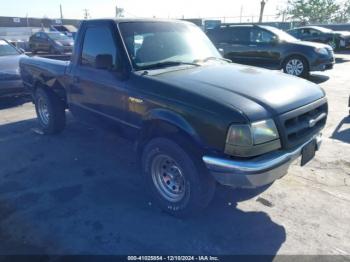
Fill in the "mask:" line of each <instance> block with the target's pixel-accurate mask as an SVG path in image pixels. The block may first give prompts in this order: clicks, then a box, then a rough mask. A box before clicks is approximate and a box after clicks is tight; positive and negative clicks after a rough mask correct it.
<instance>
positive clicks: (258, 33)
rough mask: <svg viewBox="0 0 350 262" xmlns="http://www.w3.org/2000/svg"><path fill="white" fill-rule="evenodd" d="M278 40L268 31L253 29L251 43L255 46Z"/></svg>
mask: <svg viewBox="0 0 350 262" xmlns="http://www.w3.org/2000/svg"><path fill="white" fill-rule="evenodd" d="M275 39H276V36H275V35H274V34H272V33H270V32H268V31H265V30H262V29H257V28H252V30H251V31H250V42H251V43H254V44H258V43H266V44H268V43H271V42H273V41H274V40H275Z"/></svg>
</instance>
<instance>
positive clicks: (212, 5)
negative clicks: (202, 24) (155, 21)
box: [0, 0, 287, 19]
mask: <svg viewBox="0 0 350 262" xmlns="http://www.w3.org/2000/svg"><path fill="white" fill-rule="evenodd" d="M286 2H287V0H268V2H267V5H266V12H265V14H269V15H270V14H272V15H274V14H276V10H277V8H278V7H281V6H284V5H285V4H286ZM60 4H62V7H63V15H64V17H65V18H78V19H81V18H82V17H83V9H85V8H86V9H88V10H89V12H90V15H91V17H92V18H101V17H113V16H114V14H115V6H116V5H117V4H118V6H119V7H122V8H124V9H125V11H126V15H127V16H130V17H133V16H135V17H153V16H156V17H160V18H167V17H170V18H180V17H182V15H184V16H185V18H189V17H223V16H226V17H234V16H239V15H240V12H241V8H242V10H243V15H245V16H252V15H258V14H259V8H260V0H212V1H209V0H118V1H114V0H13V1H8V0H0V16H19V17H23V16H24V17H25V16H26V15H27V14H28V16H29V17H44V16H47V17H49V18H58V17H59V14H60V12H59V5H60Z"/></svg>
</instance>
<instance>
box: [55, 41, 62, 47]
mask: <svg viewBox="0 0 350 262" xmlns="http://www.w3.org/2000/svg"><path fill="white" fill-rule="evenodd" d="M55 43H56V45H58V46H63V45H62V43H61V42H58V41H55Z"/></svg>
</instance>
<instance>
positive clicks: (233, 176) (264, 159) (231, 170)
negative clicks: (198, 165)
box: [203, 134, 322, 188]
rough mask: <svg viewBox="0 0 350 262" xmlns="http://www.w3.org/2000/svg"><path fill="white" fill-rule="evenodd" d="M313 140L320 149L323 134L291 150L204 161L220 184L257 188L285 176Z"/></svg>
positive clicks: (207, 157) (208, 157)
mask: <svg viewBox="0 0 350 262" xmlns="http://www.w3.org/2000/svg"><path fill="white" fill-rule="evenodd" d="M313 140H316V143H317V150H318V149H319V148H320V146H321V143H322V135H321V134H318V135H316V136H314V137H313V138H312V139H310V140H309V141H307V142H305V143H304V144H303V145H301V146H299V147H298V148H296V149H293V150H291V151H283V150H280V151H276V152H272V153H269V154H266V155H263V156H260V157H256V158H254V159H250V160H233V159H225V158H217V157H211V156H204V157H203V161H204V163H205V165H206V167H207V168H208V169H209V172H210V173H211V174H212V175H213V177H214V178H215V179H216V181H218V182H219V183H220V184H222V185H227V186H231V187H236V188H237V187H238V188H256V187H261V186H264V185H268V184H271V183H272V182H274V181H275V180H277V179H280V178H282V177H283V176H285V175H286V174H287V172H288V169H289V166H290V165H291V163H292V162H293V161H294V160H296V159H297V158H299V157H300V156H301V153H302V150H303V148H304V147H305V146H306V145H307V144H308V143H310V142H312V141H313Z"/></svg>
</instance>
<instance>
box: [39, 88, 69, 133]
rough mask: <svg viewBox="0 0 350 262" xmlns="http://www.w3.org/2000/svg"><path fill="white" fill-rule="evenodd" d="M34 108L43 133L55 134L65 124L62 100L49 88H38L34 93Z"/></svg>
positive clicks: (61, 129) (60, 130)
mask: <svg viewBox="0 0 350 262" xmlns="http://www.w3.org/2000/svg"><path fill="white" fill-rule="evenodd" d="M35 109H36V113H37V117H38V120H39V124H40V126H41V128H42V131H43V132H44V134H49V135H51V134H57V133H60V132H62V131H63V129H64V127H65V124H66V113H65V107H64V104H63V102H62V101H61V100H60V99H59V98H58V97H57V96H56V95H55V93H53V92H52V91H51V90H46V89H43V88H39V89H38V90H37V91H36V93H35Z"/></svg>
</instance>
